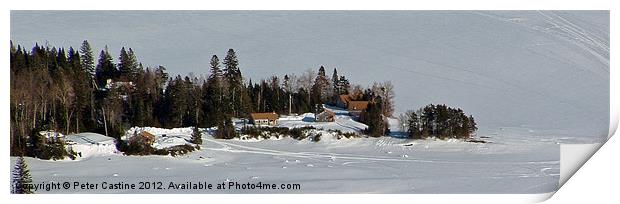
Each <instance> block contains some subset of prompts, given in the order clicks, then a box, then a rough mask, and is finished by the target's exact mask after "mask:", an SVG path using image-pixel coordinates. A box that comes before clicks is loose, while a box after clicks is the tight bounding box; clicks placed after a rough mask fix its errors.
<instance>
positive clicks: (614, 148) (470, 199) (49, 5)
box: [0, 0, 620, 203]
mask: <svg viewBox="0 0 620 204" xmlns="http://www.w3.org/2000/svg"><path fill="white" fill-rule="evenodd" d="M612 2H613V1H611V0H588V1H579V2H578V1H566V0H513V1H494V0H467V1H458V0H433V1H420V2H413V1H394V0H381V1H370V0H362V1H351V2H345V1H341V2H338V1H334V0H314V1H309V0H307V1H286V0H262V1H251V0H227V1H217V2H197V1H187V0H174V1H158V2H153V1H127V0H104V1H101V0H100V1H90V2H87V1H85V0H66V1H62V0H55V1H44V0H28V1H10V2H8V7H6V8H4V9H3V10H2V11H1V15H0V18H1V20H0V22H2V25H3V28H4V32H2V34H1V35H2V39H10V36H9V35H10V30H9V29H10V26H9V23H10V22H9V20H10V10H11V9H12V10H66V9H68V10H82V9H88V10H116V9H128V10H145V9H149V10H472V9H475V10H531V9H550V10H611V14H612V15H611V18H612V19H611V22H612V23H611V25H612V28H611V36H614V34H617V33H620V32H618V26H613V25H614V22H620V21H619V20H618V15H615V14H616V9H617V7H616V6H615V5H614V4H612ZM120 5H122V7H121V6H120ZM611 42H612V46H611V47H612V48H611V50H615V49H614V48H617V47H618V46H617V44H618V43H617V42H616V40H611ZM0 43H1V45H0V46H4V47H5V48H8V47H9V41H8V40H4V41H0ZM611 54H612V55H611V59H612V60H611V63H612V67H613V64H614V61H615V59H617V54H615V52H612V53H611ZM0 60H1V61H2V62H3V64H4V69H3V70H2V71H3V74H2V76H0V77H2V79H1V80H0V87H2V94H3V95H4V100H2V101H1V102H0V107H9V100H8V99H9V79H8V78H9V74H8V72H9V69H8V67H9V66H8V64H9V59H8V55H6V54H5V55H0ZM611 70H613V69H611ZM616 81H618V74H617V73H616V72H614V71H611V85H612V87H611V92H612V93H615V94H612V95H611V102H612V103H611V107H610V108H611V109H610V110H611V117H612V120H611V121H610V123H612V124H614V125H616V124H617V121H618V115H619V113H618V110H620V109H618V101H619V100H618V96H617V93H618V89H617V87H618V86H617V84H618V83H617V82H616ZM0 113H1V114H2V116H3V118H4V119H5V122H3V123H2V124H1V125H2V127H3V128H2V130H4V131H5V134H4V138H5V139H4V142H1V145H2V146H3V147H2V149H3V150H4V151H3V153H4V155H5V156H2V157H1V158H0V160H1V161H2V164H3V166H4V167H5V168H7V167H8V166H9V157H8V154H9V144H8V142H7V141H8V131H9V122H8V118H9V109H8V108H3V109H0ZM612 126H613V125H612ZM613 130H615V127H614V128H611V129H610V135H611V134H612V133H613ZM616 140H617V138H616ZM612 142H614V140H613V139H612ZM614 143H615V144H606V145H604V146H603V148H602V149H601V153H603V151H605V154H604V155H599V154H596V155H594V157H593V158H592V161H590V162H588V163H595V160H596V163H595V164H596V166H595V165H594V164H592V166H589V165H590V164H586V166H584V167H583V168H582V170H581V171H580V172H578V173H577V174H576V175H575V176H574V178H573V179H571V180H569V181H568V182H567V183H566V185H565V186H564V187H563V189H562V190H560V191H559V192H558V193H557V195H556V196H554V198H553V199H551V200H550V201H551V202H556V201H560V202H563V203H564V202H565V201H568V202H570V203H573V202H575V201H577V200H581V201H591V200H597V201H608V203H613V202H609V201H615V200H617V198H616V199H613V197H614V196H615V194H614V193H615V192H614V191H613V189H617V188H615V187H614V186H613V185H614V184H616V183H618V182H617V181H618V176H617V175H616V173H617V172H620V171H618V168H617V167H618V164H617V163H618V162H617V161H618V160H617V159H616V158H614V157H615V156H617V155H620V154H618V149H619V146H620V145H619V144H618V142H614ZM601 160H602V161H601ZM610 167H614V168H610ZM607 169H615V170H616V171H605V170H607ZM600 172H604V173H600ZM588 178H590V179H588ZM591 178H594V179H591ZM614 179H615V180H614ZM608 180H612V181H616V182H614V183H608V182H606V181H608ZM2 181H3V182H4V183H5V184H7V185H0V195H2V197H1V200H2V201H0V202H1V203H32V202H33V201H44V202H46V203H49V202H51V203H84V202H88V203H118V202H121V203H128V202H132V203H144V202H149V203H186V202H198V203H203V202H207V203H215V202H225V203H257V202H258V203H316V202H325V201H330V202H347V203H348V202H362V203H522V202H537V201H542V200H544V199H546V198H548V197H549V196H550V194H546V195H499V194H495V195H485V194H473V195H446V194H438V195H415V194H414V195H363V194H362V195H359V194H355V195H330V194H327V195H325V194H321V195H310V194H308V195H143V194H140V195H35V196H28V197H25V196H19V195H9V194H8V192H9V189H8V188H9V185H8V183H9V174H8V173H6V171H5V176H4V177H2ZM593 182H594V183H593ZM575 189H576V190H575ZM605 190H607V191H605ZM598 192H607V194H599V193H598ZM588 193H589V194H588ZM591 196H597V197H596V198H592V197H591ZM601 196H602V197H604V198H605V197H606V198H612V199H611V200H600V199H599V198H601ZM595 203H599V202H595Z"/></svg>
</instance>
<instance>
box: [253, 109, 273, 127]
mask: <svg viewBox="0 0 620 204" xmlns="http://www.w3.org/2000/svg"><path fill="white" fill-rule="evenodd" d="M250 123H252V124H254V125H276V124H278V114H276V113H275V112H271V113H250Z"/></svg>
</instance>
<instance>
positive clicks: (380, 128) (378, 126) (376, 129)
mask: <svg viewBox="0 0 620 204" xmlns="http://www.w3.org/2000/svg"><path fill="white" fill-rule="evenodd" d="M361 120H362V121H363V122H364V124H366V125H368V128H367V129H366V133H367V134H368V135H370V136H371V137H380V136H383V135H385V132H386V128H387V126H386V124H385V121H384V118H383V115H382V114H381V98H380V97H378V98H376V99H375V100H374V101H371V102H370V103H368V108H366V111H364V112H363V113H362V116H361Z"/></svg>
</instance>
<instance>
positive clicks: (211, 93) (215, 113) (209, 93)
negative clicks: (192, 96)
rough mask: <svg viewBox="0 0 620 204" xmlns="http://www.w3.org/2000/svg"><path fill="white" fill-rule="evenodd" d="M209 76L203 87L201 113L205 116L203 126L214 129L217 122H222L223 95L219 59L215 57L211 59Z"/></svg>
mask: <svg viewBox="0 0 620 204" xmlns="http://www.w3.org/2000/svg"><path fill="white" fill-rule="evenodd" d="M210 65H211V74H210V75H209V78H208V79H207V82H206V84H204V85H203V90H204V91H203V94H204V96H203V99H204V105H203V112H204V116H205V121H204V125H205V126H206V127H214V126H216V125H217V124H218V123H217V122H218V121H220V120H222V118H223V115H224V113H223V112H222V110H223V107H222V106H223V105H224V104H223V94H222V86H221V83H220V78H221V76H222V72H221V70H220V64H219V59H218V58H217V56H216V55H213V57H211V63H210Z"/></svg>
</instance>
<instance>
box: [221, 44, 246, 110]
mask: <svg viewBox="0 0 620 204" xmlns="http://www.w3.org/2000/svg"><path fill="white" fill-rule="evenodd" d="M223 64H224V65H225V67H224V77H225V78H226V81H225V83H226V86H227V87H226V88H227V90H226V92H227V94H226V96H227V98H226V101H227V102H228V103H225V105H227V109H228V111H226V112H227V113H230V114H232V115H233V116H241V115H242V111H241V109H242V108H241V107H242V103H243V101H242V99H243V94H244V92H245V90H243V89H244V88H245V87H244V86H243V77H242V76H241V71H240V70H239V61H238V60H237V54H236V53H235V50H233V49H229V50H228V52H227V54H226V57H225V58H224V62H223Z"/></svg>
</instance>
